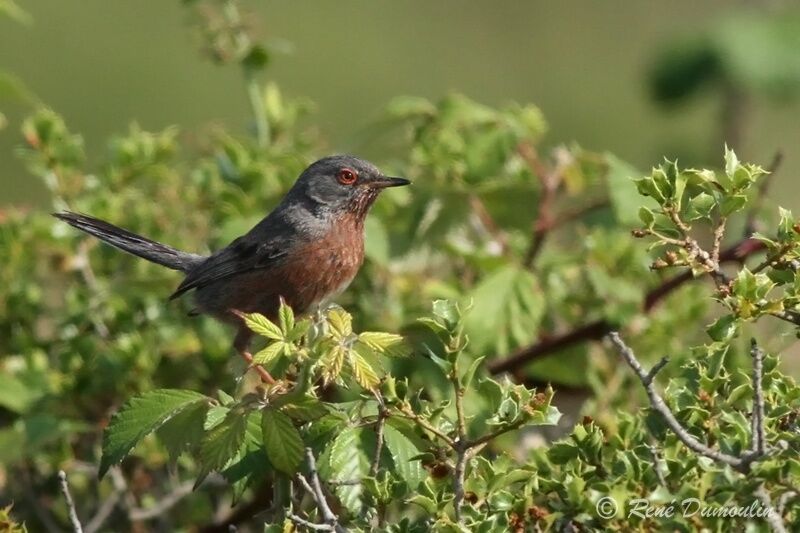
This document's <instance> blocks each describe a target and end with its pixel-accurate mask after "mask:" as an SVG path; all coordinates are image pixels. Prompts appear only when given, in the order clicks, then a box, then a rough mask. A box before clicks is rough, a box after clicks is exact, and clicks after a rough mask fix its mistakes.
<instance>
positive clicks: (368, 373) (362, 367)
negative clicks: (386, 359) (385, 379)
mask: <svg viewBox="0 0 800 533" xmlns="http://www.w3.org/2000/svg"><path fill="white" fill-rule="evenodd" d="M349 359H350V368H351V369H352V371H353V378H354V379H355V380H356V383H358V384H359V385H361V386H362V387H364V388H365V389H367V390H374V389H375V387H377V386H378V383H380V381H381V380H380V378H379V377H378V374H376V373H375V370H373V368H372V365H370V364H369V362H367V360H366V359H364V358H363V357H362V356H361V354H359V353H358V351H357V350H350V358H349Z"/></svg>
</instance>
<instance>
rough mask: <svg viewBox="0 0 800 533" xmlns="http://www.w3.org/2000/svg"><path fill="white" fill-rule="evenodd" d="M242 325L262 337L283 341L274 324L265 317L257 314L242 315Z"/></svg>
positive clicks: (281, 333)
mask: <svg viewBox="0 0 800 533" xmlns="http://www.w3.org/2000/svg"><path fill="white" fill-rule="evenodd" d="M243 317H244V323H245V325H246V326H247V327H248V328H249V329H250V331H252V332H253V333H257V334H258V335H261V336H262V337H266V338H268V339H272V340H276V341H280V340H283V332H282V331H281V328H279V327H278V326H277V325H276V324H274V323H273V322H271V321H270V320H269V319H268V318H267V317H265V316H264V315H262V314H259V313H244V314H243Z"/></svg>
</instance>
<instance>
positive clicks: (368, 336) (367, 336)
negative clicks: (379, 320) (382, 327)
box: [358, 331, 411, 357]
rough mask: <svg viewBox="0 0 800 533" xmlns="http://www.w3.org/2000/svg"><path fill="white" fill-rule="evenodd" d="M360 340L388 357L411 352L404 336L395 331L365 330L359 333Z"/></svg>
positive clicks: (401, 355) (403, 355)
mask: <svg viewBox="0 0 800 533" xmlns="http://www.w3.org/2000/svg"><path fill="white" fill-rule="evenodd" d="M358 340H359V341H360V342H362V343H364V344H365V345H367V346H368V347H369V348H370V349H371V350H373V351H375V352H377V353H379V354H381V355H385V356H387V357H405V356H407V355H408V354H409V353H411V349H410V348H409V346H408V345H407V344H406V342H405V339H403V336H402V335H396V334H394V333H384V332H382V331H365V332H363V333H361V334H359V335H358Z"/></svg>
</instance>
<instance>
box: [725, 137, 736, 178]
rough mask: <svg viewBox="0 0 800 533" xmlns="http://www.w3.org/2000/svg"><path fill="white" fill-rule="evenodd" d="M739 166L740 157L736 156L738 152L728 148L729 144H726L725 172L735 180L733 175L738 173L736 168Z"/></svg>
mask: <svg viewBox="0 0 800 533" xmlns="http://www.w3.org/2000/svg"><path fill="white" fill-rule="evenodd" d="M738 167H739V158H738V157H736V153H735V152H734V151H733V150H731V149H729V148H728V145H725V174H727V175H728V177H729V178H730V179H731V180H733V175H734V174H735V173H736V169H737V168H738Z"/></svg>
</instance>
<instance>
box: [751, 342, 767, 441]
mask: <svg viewBox="0 0 800 533" xmlns="http://www.w3.org/2000/svg"><path fill="white" fill-rule="evenodd" d="M750 355H751V356H752V357H753V378H752V379H753V414H752V417H751V419H752V435H751V440H752V444H751V446H750V449H751V451H752V452H753V453H754V454H758V456H761V455H764V453H765V451H766V447H767V446H766V438H765V436H764V388H763V384H762V382H763V377H764V350H762V349H761V348H760V347H759V346H758V343H757V342H756V340H755V339H751V340H750Z"/></svg>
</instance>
